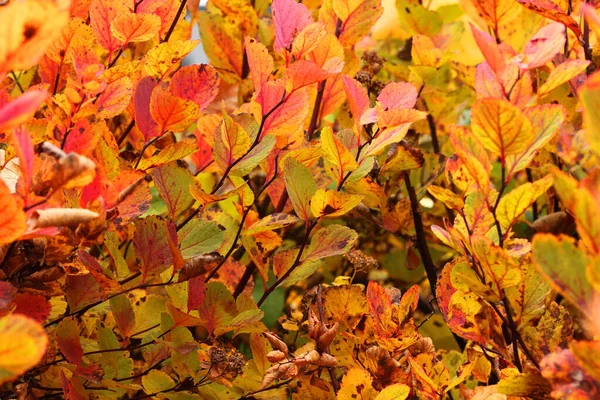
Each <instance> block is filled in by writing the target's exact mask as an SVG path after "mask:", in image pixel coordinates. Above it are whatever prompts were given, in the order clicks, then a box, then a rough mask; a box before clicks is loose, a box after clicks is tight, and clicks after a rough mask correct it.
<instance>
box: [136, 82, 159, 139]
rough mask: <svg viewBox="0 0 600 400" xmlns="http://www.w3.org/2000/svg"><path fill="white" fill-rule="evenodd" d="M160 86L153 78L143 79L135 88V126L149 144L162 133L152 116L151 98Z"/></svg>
mask: <svg viewBox="0 0 600 400" xmlns="http://www.w3.org/2000/svg"><path fill="white" fill-rule="evenodd" d="M157 86H158V80H157V79H156V78H154V77H152V76H147V77H145V78H144V79H142V80H141V81H140V82H139V83H138V85H137V87H136V88H135V95H134V96H133V104H134V107H135V124H136V125H137V127H138V129H139V130H140V132H142V134H143V135H144V139H145V141H146V142H148V141H149V140H150V139H152V138H155V137H157V136H159V135H160V134H161V133H162V132H161V131H160V128H159V126H158V124H157V123H156V121H154V119H153V118H152V115H150V98H151V96H152V91H153V90H154V88H155V87H157Z"/></svg>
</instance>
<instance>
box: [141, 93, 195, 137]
mask: <svg viewBox="0 0 600 400" xmlns="http://www.w3.org/2000/svg"><path fill="white" fill-rule="evenodd" d="M150 114H151V115H152V118H153V119H154V121H156V123H157V124H158V131H159V132H162V133H164V132H166V131H173V132H181V131H184V130H186V129H187V128H189V126H190V125H191V124H192V123H193V122H194V121H195V120H196V118H197V116H198V106H197V105H196V103H194V102H192V101H190V100H184V99H182V98H180V97H176V96H173V95H171V94H170V93H169V92H168V91H166V90H165V89H163V88H161V87H160V86H157V87H156V88H154V90H152V96H151V97H150Z"/></svg>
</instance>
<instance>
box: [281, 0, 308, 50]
mask: <svg viewBox="0 0 600 400" xmlns="http://www.w3.org/2000/svg"><path fill="white" fill-rule="evenodd" d="M271 7H272V10H273V25H275V50H276V51H280V50H281V49H285V48H287V47H288V46H289V45H290V44H291V43H292V41H293V40H294V37H295V36H296V35H297V34H298V33H299V32H300V31H301V30H302V29H304V28H305V27H306V26H307V25H309V24H310V23H312V22H313V21H312V17H311V16H310V12H309V11H308V10H307V9H306V6H305V5H304V4H299V3H296V1H295V0H274V1H273V5H272V6H271Z"/></svg>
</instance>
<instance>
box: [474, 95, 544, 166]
mask: <svg viewBox="0 0 600 400" xmlns="http://www.w3.org/2000/svg"><path fill="white" fill-rule="evenodd" d="M471 113H472V117H471V118H472V126H471V130H472V132H473V135H475V136H476V137H477V139H479V140H480V141H481V143H482V144H483V146H484V147H485V148H486V149H487V150H489V151H491V152H493V153H496V154H499V155H500V157H501V158H502V159H503V160H504V159H505V158H506V156H509V155H512V154H517V153H519V152H521V151H523V150H525V149H526V148H527V146H528V145H529V144H530V143H531V142H532V141H533V138H534V134H533V130H532V128H531V123H530V122H529V120H527V119H526V118H525V117H524V116H523V114H522V112H521V111H520V110H519V109H518V108H517V107H515V106H513V105H512V104H510V103H509V102H507V101H505V100H499V99H483V100H478V101H477V102H475V104H474V105H473V108H472V110H471Z"/></svg>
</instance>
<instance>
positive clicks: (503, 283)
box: [471, 236, 521, 298]
mask: <svg viewBox="0 0 600 400" xmlns="http://www.w3.org/2000/svg"><path fill="white" fill-rule="evenodd" d="M471 245H472V247H473V257H474V258H475V259H476V260H477V261H479V265H480V266H481V269H482V271H483V275H484V279H485V283H486V285H487V286H488V287H490V288H491V289H492V290H493V291H494V293H495V294H496V295H497V296H498V297H499V298H501V295H500V292H501V290H502V289H505V288H508V287H511V286H516V285H518V284H519V282H521V270H520V269H519V267H518V265H517V264H516V263H515V261H514V260H513V259H512V258H511V257H510V256H509V255H508V254H507V253H506V251H505V250H504V249H503V248H501V247H498V246H496V245H494V243H493V242H492V241H491V240H490V239H488V238H487V237H485V236H476V237H473V238H472V239H471Z"/></svg>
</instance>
